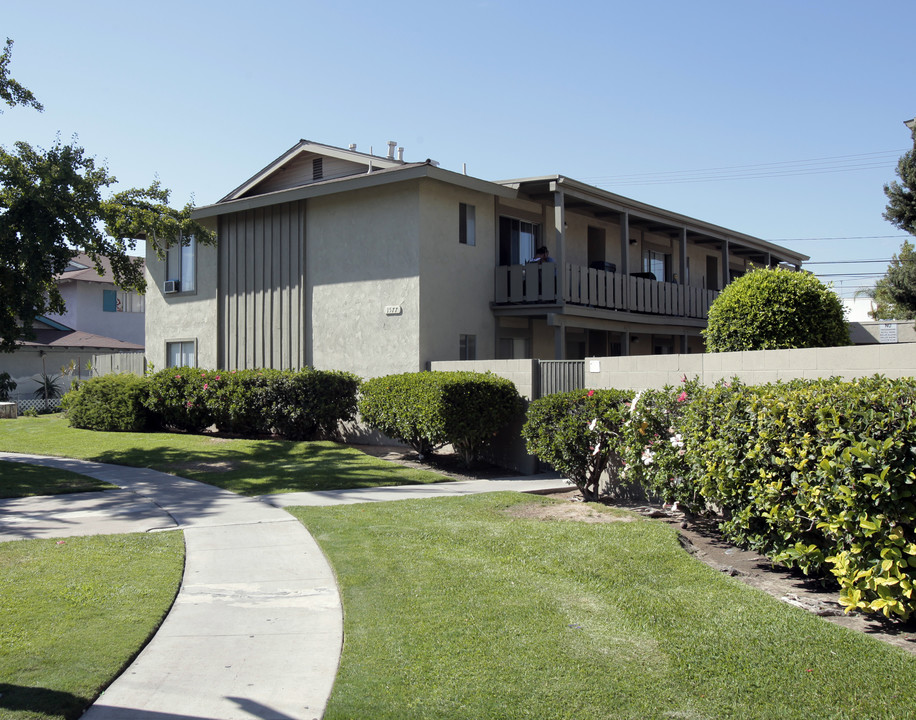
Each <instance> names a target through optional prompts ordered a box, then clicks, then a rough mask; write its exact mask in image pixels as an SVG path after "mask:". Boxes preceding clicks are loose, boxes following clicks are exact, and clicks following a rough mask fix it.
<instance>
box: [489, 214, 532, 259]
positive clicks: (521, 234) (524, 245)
mask: <svg viewBox="0 0 916 720" xmlns="http://www.w3.org/2000/svg"><path fill="white" fill-rule="evenodd" d="M540 246H541V226H540V225H538V224H537V223H531V222H527V221H525V220H519V219H517V218H510V217H501V218H500V219H499V264H500V265H522V264H524V263H526V262H528V261H529V260H530V259H531V258H533V257H534V253H535V249H536V248H538V247H540Z"/></svg>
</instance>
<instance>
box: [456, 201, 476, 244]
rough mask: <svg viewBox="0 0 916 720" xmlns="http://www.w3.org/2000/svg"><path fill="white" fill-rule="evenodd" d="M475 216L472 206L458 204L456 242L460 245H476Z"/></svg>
mask: <svg viewBox="0 0 916 720" xmlns="http://www.w3.org/2000/svg"><path fill="white" fill-rule="evenodd" d="M476 215H477V213H476V212H475V208H474V206H473V205H468V204H467V203H458V242H460V243H461V244H462V245H476V244H477V218H476Z"/></svg>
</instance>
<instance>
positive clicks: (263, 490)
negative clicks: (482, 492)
mask: <svg viewBox="0 0 916 720" xmlns="http://www.w3.org/2000/svg"><path fill="white" fill-rule="evenodd" d="M207 439H208V440H209V441H210V442H211V443H212V449H204V448H195V449H194V450H193V451H190V452H189V451H188V450H185V449H175V448H171V447H168V446H160V447H156V448H143V449H131V450H124V451H122V450H109V451H104V452H101V453H99V454H97V455H95V457H94V458H93V459H94V460H96V461H98V462H103V463H109V464H114V465H130V466H134V467H148V468H152V469H155V470H159V471H162V472H167V473H170V474H173V475H178V476H180V477H185V478H189V479H191V480H198V481H200V482H205V483H208V484H210V485H215V486H217V487H221V488H224V489H226V490H231V491H233V492H237V493H240V494H243V495H268V494H272V493H280V492H309V491H316V490H337V489H350V488H368V487H379V486H385V485H416V484H425V483H431V482H447V481H448V480H449V478H447V477H445V476H442V475H439V474H438V473H435V472H431V471H429V470H419V469H410V468H405V467H403V466H402V465H398V464H397V463H393V462H390V461H387V460H382V459H379V458H374V457H371V456H369V455H366V454H365V453H362V452H360V451H359V450H356V449H354V448H350V447H348V446H346V445H343V444H340V443H334V442H328V441H317V442H292V441H285V440H230V439H225V438H219V437H208V438H207Z"/></svg>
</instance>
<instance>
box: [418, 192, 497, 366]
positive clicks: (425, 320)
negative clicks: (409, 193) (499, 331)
mask: <svg viewBox="0 0 916 720" xmlns="http://www.w3.org/2000/svg"><path fill="white" fill-rule="evenodd" d="M419 199H420V219H419V220H420V225H419V228H420V234H419V240H420V277H421V280H420V288H419V289H420V296H419V299H420V313H421V314H420V346H419V360H420V369H425V368H426V366H427V363H428V362H431V361H433V360H458V358H459V336H460V335H474V336H475V337H476V344H477V357H479V358H493V357H496V348H495V337H496V320H495V318H494V316H493V313H492V311H491V310H490V302H491V301H492V300H493V287H494V279H493V277H494V275H493V273H494V267H495V266H496V258H497V252H498V251H497V246H496V235H497V233H496V214H495V202H494V197H493V196H492V195H489V194H484V193H479V192H474V191H472V190H467V189H464V188H460V187H457V186H453V185H446V184H444V183H439V182H435V181H432V180H426V181H424V182H422V183H421V185H420V197H419ZM460 203H466V204H468V205H472V206H474V215H475V224H476V234H475V235H476V237H475V244H474V245H466V244H462V243H460V242H459V240H458V227H459V222H458V220H459V204H460Z"/></svg>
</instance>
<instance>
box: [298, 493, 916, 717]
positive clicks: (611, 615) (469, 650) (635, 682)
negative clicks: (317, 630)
mask: <svg viewBox="0 0 916 720" xmlns="http://www.w3.org/2000/svg"><path fill="white" fill-rule="evenodd" d="M553 502H557V501H555V500H552V499H550V498H544V497H536V496H523V495H517V494H511V493H499V494H491V495H483V496H475V497H465V498H443V499H437V500H422V501H404V502H397V503H379V504H371V505H351V506H341V507H334V508H294V509H292V512H294V513H295V514H296V516H297V517H299V518H300V519H301V520H302V521H303V523H304V524H305V525H306V526H307V527H308V528H309V530H310V531H311V532H312V533H313V534H314V535H315V537H316V538H317V539H318V541H319V543H320V544H321V546H322V547H323V549H324V551H325V552H326V553H327V555H328V557H329V558H330V561H331V563H332V565H333V566H334V569H335V571H336V573H337V576H338V579H339V582H340V584H341V586H342V592H343V604H344V609H345V642H344V651H343V658H342V664H341V667H340V671H339V673H338V677H337V683H336V685H335V687H334V693H333V696H332V698H331V701H330V705H329V708H328V711H327V714H326V716H325V717H326V718H329V719H335V720H337V719H340V718H353V719H356V718H373V719H381V718H397V719H398V720H404V719H409V718H428V719H430V720H432V719H433V718H435V719H437V720H441V719H449V718H455V719H457V718H544V719H545V720H547V719H549V720H558V719H560V718H569V719H571V720H572V719H575V720H588V719H590V718H602V719H604V718H634V719H635V718H640V719H644V718H773V719H774V720H775V719H777V718H778V719H780V720H784V719H786V718H798V719H799V720H802V719H804V720H810V719H811V718H818V719H819V720H820V719H823V718H848V719H849V720H863V719H864V718H901V719H902V718H911V717H914V715H916V711H914V704H913V703H914V700H913V698H914V697H916V656H912V655H909V654H907V653H906V652H904V651H902V650H900V649H898V648H894V647H891V646H888V645H885V644H883V643H881V642H879V641H877V640H873V639H871V638H868V637H866V636H864V635H861V634H857V633H854V632H852V631H849V630H846V629H844V628H840V627H837V626H834V625H831V624H829V623H827V622H825V621H824V620H821V619H820V618H817V617H815V616H813V615H811V614H808V613H806V612H804V611H802V610H799V609H797V608H793V607H790V606H788V605H786V604H785V603H780V602H779V601H777V600H775V599H773V598H771V597H770V596H768V595H766V594H764V593H762V592H760V591H757V590H754V589H751V588H749V587H747V586H745V585H743V584H742V583H740V582H739V581H737V580H735V579H733V578H730V577H727V576H724V575H722V574H721V573H717V572H716V571H714V570H712V569H710V568H709V567H707V566H706V565H703V564H702V563H700V562H699V561H697V560H695V559H694V558H692V557H691V556H689V555H688V554H687V553H685V552H684V551H683V549H682V548H681V547H680V545H679V544H678V542H677V539H676V534H675V532H674V531H673V530H672V529H671V528H669V527H668V526H666V525H662V524H659V523H653V522H650V521H645V520H640V521H637V522H614V523H607V524H586V523H582V522H569V521H544V520H533V519H521V518H519V517H517V515H516V513H514V512H513V511H514V510H517V508H518V506H521V505H523V504H526V503H530V504H546V503H553ZM606 512H613V511H609V510H608V511H606Z"/></svg>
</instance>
